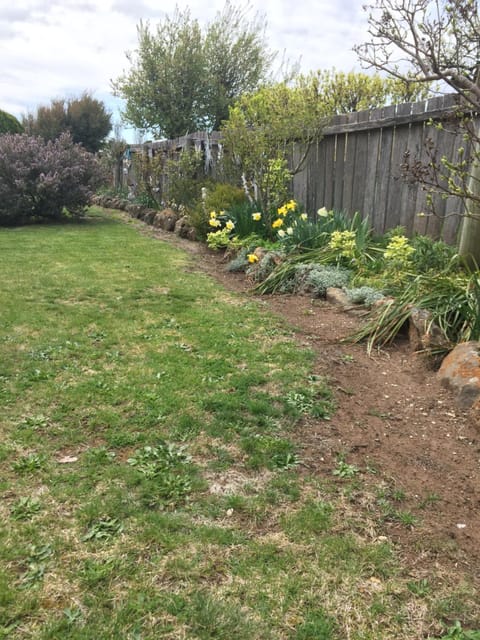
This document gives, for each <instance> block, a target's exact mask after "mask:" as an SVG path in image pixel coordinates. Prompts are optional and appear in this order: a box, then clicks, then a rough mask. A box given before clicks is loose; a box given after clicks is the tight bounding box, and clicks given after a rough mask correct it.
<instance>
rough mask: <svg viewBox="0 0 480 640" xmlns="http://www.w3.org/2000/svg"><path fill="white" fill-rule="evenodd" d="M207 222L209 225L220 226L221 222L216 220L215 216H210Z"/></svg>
mask: <svg viewBox="0 0 480 640" xmlns="http://www.w3.org/2000/svg"><path fill="white" fill-rule="evenodd" d="M208 224H209V225H210V226H211V227H220V226H221V224H222V223H221V222H220V220H217V219H216V218H210V220H209V221H208Z"/></svg>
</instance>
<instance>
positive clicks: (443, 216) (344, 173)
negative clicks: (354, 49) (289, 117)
mask: <svg viewBox="0 0 480 640" xmlns="http://www.w3.org/2000/svg"><path fill="white" fill-rule="evenodd" d="M455 105H456V96H455V95H447V96H442V97H439V98H433V99H430V100H425V101H422V102H415V103H407V104H400V105H393V106H389V107H384V108H381V109H374V110H370V111H359V112H356V113H351V114H346V115H341V116H336V117H335V118H333V120H332V121H331V123H330V125H329V126H328V127H327V128H326V129H325V131H324V137H323V138H322V139H321V140H320V141H319V142H318V143H317V144H316V145H314V146H313V147H312V148H311V149H310V151H309V153H308V155H307V159H306V161H305V164H304V166H303V169H302V171H301V172H300V173H298V174H297V175H296V176H295V177H294V179H293V195H294V198H295V199H296V200H297V201H299V202H301V203H303V204H304V206H305V209H306V211H307V212H308V213H309V215H310V216H312V217H315V212H316V211H317V210H318V209H319V208H321V207H326V208H327V209H335V210H338V211H345V212H347V213H348V214H350V215H353V214H354V213H355V212H356V211H358V212H359V213H360V214H361V215H362V217H363V218H365V217H368V218H369V220H370V223H371V225H372V227H373V228H374V230H375V231H376V232H377V233H380V234H381V233H384V232H385V231H387V230H389V229H392V228H394V227H396V226H402V227H404V228H405V229H406V232H407V235H412V234H413V233H414V232H418V233H421V234H426V235H429V236H431V237H433V238H435V239H439V238H442V239H443V240H445V241H446V242H448V243H451V244H453V243H455V241H456V236H457V232H458V229H459V225H460V221H461V215H462V213H463V207H462V203H461V201H460V200H459V199H458V198H452V197H449V198H446V199H442V198H440V197H439V196H438V197H435V201H434V202H435V211H436V215H418V214H425V213H427V207H426V192H425V191H424V190H422V188H421V186H419V185H418V183H414V182H407V181H405V179H404V178H402V175H401V174H402V171H401V165H402V162H403V160H404V154H405V152H406V151H407V150H408V151H409V152H410V154H411V157H412V158H414V157H416V156H418V157H420V158H423V159H425V150H424V143H425V141H426V140H427V138H430V139H431V140H432V141H433V144H434V145H435V146H436V148H437V153H438V156H439V157H441V156H443V155H445V156H446V157H447V158H448V159H450V160H452V159H454V158H455V155H456V151H457V149H458V148H459V147H460V146H465V142H464V141H463V140H462V137H461V135H460V134H459V135H452V134H450V133H447V132H446V131H442V130H440V129H438V128H436V127H434V126H431V125H429V121H430V120H433V121H436V120H439V119H441V118H443V117H444V116H446V115H447V114H448V113H450V112H452V111H454V109H455ZM191 148H195V149H198V150H201V151H202V153H203V154H204V158H205V169H206V172H207V173H209V174H210V175H212V174H213V175H215V162H216V159H217V157H218V155H219V150H221V136H220V134H219V133H218V132H213V133H211V134H209V135H207V134H206V133H203V132H197V133H194V134H190V135H188V136H185V137H183V138H178V139H176V140H168V141H162V142H154V143H146V144H144V145H132V148H131V150H132V151H133V152H139V151H143V153H148V154H149V155H156V154H159V153H161V154H164V155H165V156H166V157H167V156H168V157H173V158H175V157H178V156H179V154H180V152H181V151H182V150H186V149H191ZM303 152H304V149H303V148H302V147H301V145H299V144H297V143H292V149H291V157H290V158H289V161H290V162H291V163H294V161H295V160H296V159H298V158H300V157H301V154H302V153H303ZM466 153H468V149H466ZM163 182H164V179H162V184H160V185H159V187H160V191H162V186H164V184H163Z"/></svg>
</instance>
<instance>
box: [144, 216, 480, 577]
mask: <svg viewBox="0 0 480 640" xmlns="http://www.w3.org/2000/svg"><path fill="white" fill-rule="evenodd" d="M139 228H140V229H141V231H142V232H143V233H146V234H148V235H152V236H154V237H157V238H159V239H162V240H166V241H168V242H170V243H174V244H175V245H177V246H179V247H181V248H183V249H184V250H186V251H187V252H189V253H190V254H194V256H195V259H194V261H193V268H194V269H198V270H201V271H203V272H206V273H208V274H209V275H211V276H213V277H214V278H216V279H217V280H218V281H219V282H220V283H221V284H222V285H223V286H224V287H225V288H227V289H229V290H234V291H236V292H240V293H242V294H244V295H247V296H253V295H254V294H253V293H252V292H251V283H250V282H248V280H247V279H246V278H245V276H244V275H243V274H232V273H229V272H226V271H225V263H224V262H222V258H221V257H220V256H218V255H216V254H213V253H212V252H210V251H209V250H208V249H207V248H206V247H205V246H204V245H202V244H200V243H192V242H189V241H186V240H182V239H179V238H178V237H176V236H174V235H173V234H170V233H166V232H163V231H160V230H156V229H152V228H151V227H147V226H146V225H144V224H143V223H139ZM260 300H261V302H262V303H263V304H265V305H266V307H267V308H268V309H270V310H271V311H273V312H274V313H276V314H278V315H279V316H281V317H283V318H284V319H286V320H287V321H288V323H289V324H290V326H292V327H294V328H295V329H296V331H297V332H298V340H299V342H300V343H301V344H303V345H306V346H308V347H310V348H311V349H313V350H314V351H315V353H316V354H317V361H316V372H317V373H318V374H321V375H325V376H327V377H328V379H329V381H330V385H331V387H332V388H333V390H334V392H335V401H336V405H337V410H336V412H335V414H334V415H333V416H332V419H331V420H330V421H328V422H326V421H323V420H312V419H308V420H306V421H305V422H304V424H303V425H302V426H301V427H300V428H299V429H298V430H297V432H296V434H295V437H296V438H297V440H298V442H299V446H300V448H301V458H302V461H303V469H304V470H305V473H308V474H316V475H318V476H319V477H328V478H330V479H331V478H332V470H333V469H334V468H335V465H336V463H337V461H338V457H339V455H340V456H344V457H345V460H347V461H348V463H350V464H354V465H356V466H357V467H358V468H359V469H360V470H361V471H362V480H365V482H366V483H367V486H368V485H370V486H371V488H372V496H373V495H375V494H374V492H375V491H376V490H378V486H379V485H380V484H382V483H383V485H384V486H388V487H390V489H392V491H396V492H397V493H398V492H400V493H401V494H402V495H403V498H402V505H401V509H402V511H403V512H408V513H411V514H412V515H413V516H414V517H415V524H414V525H413V526H408V524H407V525H406V524H405V522H403V523H402V522H396V521H394V520H393V521H389V520H388V518H387V519H386V520H385V521H382V522H381V524H380V523H379V527H381V528H382V531H384V532H385V534H386V535H388V537H389V538H391V539H393V540H394V541H395V542H396V543H397V544H398V545H399V548H400V549H401V552H402V554H403V556H404V558H405V561H406V563H407V565H408V566H409V567H411V569H412V572H415V573H416V574H418V573H421V572H422V571H424V570H425V571H427V570H429V569H433V568H435V569H436V570H437V571H439V572H442V570H443V569H445V570H447V571H450V570H452V569H454V570H456V571H459V573H461V574H462V573H463V574H465V575H468V576H469V577H470V578H471V579H472V580H473V581H474V582H477V583H478V584H479V586H480V574H479V567H480V433H479V432H478V431H477V430H476V429H475V427H474V426H473V425H472V424H471V423H470V422H469V420H468V418H467V416H466V414H464V413H462V412H461V411H459V410H458V408H457V407H456V405H455V401H454V397H453V395H452V394H451V393H450V392H449V391H447V390H445V389H443V388H442V387H441V386H440V384H439V382H438V380H437V378H436V371H435V369H434V368H432V366H431V364H429V363H428V361H426V360H425V359H424V358H423V357H422V356H419V355H417V354H415V353H414V352H413V351H412V350H411V348H410V345H409V344H408V341H407V340H399V341H397V342H396V343H395V344H394V345H392V346H391V347H390V348H388V349H384V350H381V351H378V352H375V353H374V354H372V356H369V355H368V354H367V351H366V347H365V345H362V344H360V345H358V344H351V343H346V342H342V339H343V338H346V337H347V336H349V335H350V334H351V333H352V332H353V331H354V330H355V329H356V328H357V327H358V326H359V325H360V322H361V319H359V318H358V317H355V316H353V315H349V314H347V313H346V312H344V311H343V310H341V309H339V308H338V307H336V306H333V305H331V304H329V303H327V302H326V301H324V300H319V299H311V298H310V297H308V296H292V295H274V296H262V297H261V298H260ZM351 499H352V500H355V496H354V495H353V496H352V498H351ZM372 513H373V512H372ZM452 586H453V585H452Z"/></svg>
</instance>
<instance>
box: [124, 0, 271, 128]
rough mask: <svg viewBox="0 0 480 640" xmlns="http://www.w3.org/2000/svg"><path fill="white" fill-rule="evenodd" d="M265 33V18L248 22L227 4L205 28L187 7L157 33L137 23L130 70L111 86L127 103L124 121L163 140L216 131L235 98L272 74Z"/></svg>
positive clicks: (129, 56)
mask: <svg viewBox="0 0 480 640" xmlns="http://www.w3.org/2000/svg"><path fill="white" fill-rule="evenodd" d="M264 30H265V25H264V22H263V21H262V20H260V19H259V18H258V17H256V18H255V19H254V20H252V21H250V22H249V21H248V20H247V18H246V12H245V10H243V9H241V8H237V7H234V6H233V4H230V2H227V3H226V5H225V7H224V9H223V11H222V12H220V13H219V14H217V17H216V18H215V20H214V21H213V22H212V23H210V24H209V25H208V26H207V27H206V29H205V30H204V31H202V29H201V27H200V25H199V23H198V20H195V19H193V18H192V17H191V15H190V11H189V10H188V9H186V10H184V11H180V10H179V9H178V8H177V9H176V10H175V12H174V14H173V15H172V17H169V16H167V17H166V18H165V19H164V20H163V22H161V23H160V24H158V25H157V27H156V29H155V31H152V30H151V28H150V25H149V24H148V23H146V24H143V23H140V25H139V26H138V27H137V32H138V48H137V49H136V51H135V52H133V53H128V54H127V59H128V61H129V63H130V65H131V67H130V70H129V71H128V72H126V73H124V74H123V75H122V76H120V77H119V78H118V79H117V80H115V81H113V83H112V86H113V89H114V92H115V93H116V95H118V96H120V97H122V98H124V99H125V100H126V107H125V112H124V119H125V120H126V121H127V122H129V123H130V124H132V125H133V126H135V127H137V128H139V129H145V130H150V131H152V132H153V133H154V134H155V135H156V136H158V137H161V136H166V137H167V138H175V137H177V136H182V135H185V134H187V133H192V132H193V131H197V130H204V129H209V130H213V129H216V128H218V127H219V126H220V123H221V122H222V120H224V119H225V118H226V117H227V116H228V107H229V106H230V105H231V104H232V103H233V102H234V100H235V99H236V98H238V97H239V96H240V95H241V94H242V93H244V92H245V91H251V90H253V89H255V88H256V87H257V86H259V84H260V82H261V81H262V80H264V79H265V77H266V75H267V73H268V71H269V69H270V66H271V63H272V61H273V56H272V54H270V53H269V52H268V50H267V47H266V44H265V38H264Z"/></svg>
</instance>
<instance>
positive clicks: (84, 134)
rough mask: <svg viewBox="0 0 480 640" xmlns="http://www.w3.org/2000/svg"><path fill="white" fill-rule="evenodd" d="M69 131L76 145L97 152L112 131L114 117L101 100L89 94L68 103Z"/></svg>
mask: <svg viewBox="0 0 480 640" xmlns="http://www.w3.org/2000/svg"><path fill="white" fill-rule="evenodd" d="M66 119H67V129H68V131H70V134H71V136H72V140H73V142H74V143H78V144H81V145H82V146H83V147H85V149H86V150H87V151H90V152H91V153H95V152H97V151H98V150H99V149H100V148H101V147H102V145H103V143H104V141H105V138H106V137H107V136H108V134H109V133H110V131H111V130H112V116H111V114H110V113H109V112H108V111H107V110H106V108H105V105H104V104H103V102H101V101H100V100H96V99H95V98H93V97H92V96H91V95H90V94H89V93H87V92H85V93H83V94H82V95H81V96H80V97H79V98H75V99H72V100H68V101H67V103H66Z"/></svg>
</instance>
